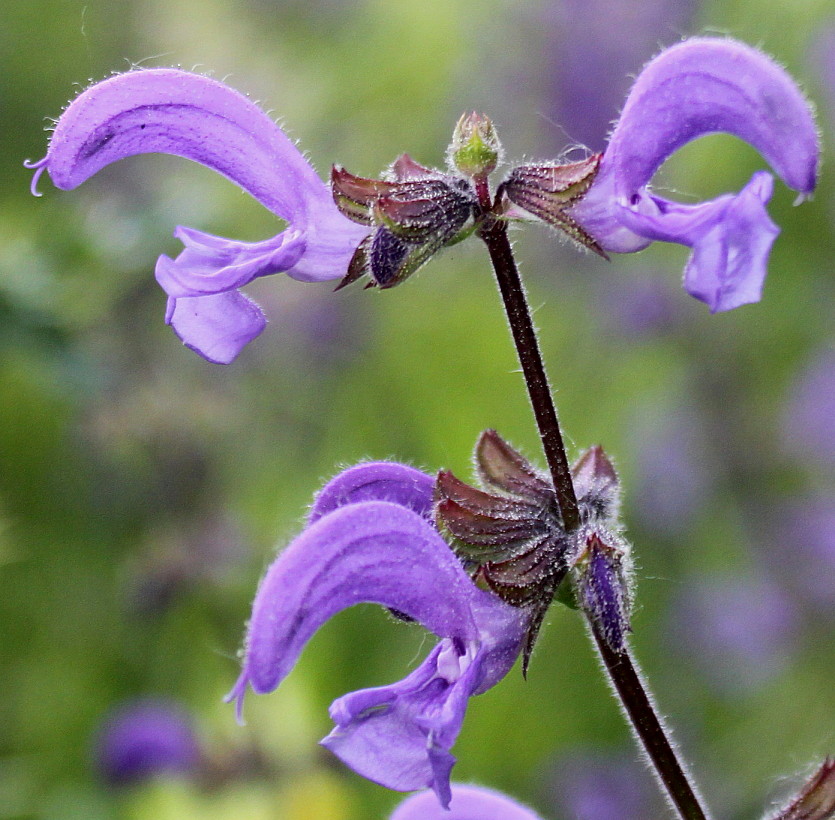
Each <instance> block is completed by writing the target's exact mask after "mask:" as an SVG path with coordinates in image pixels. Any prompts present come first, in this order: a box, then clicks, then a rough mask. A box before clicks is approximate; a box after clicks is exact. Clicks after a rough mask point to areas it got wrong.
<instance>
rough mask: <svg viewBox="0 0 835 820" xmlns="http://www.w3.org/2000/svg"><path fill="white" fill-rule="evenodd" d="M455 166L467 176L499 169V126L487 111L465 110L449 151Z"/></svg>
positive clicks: (449, 157)
mask: <svg viewBox="0 0 835 820" xmlns="http://www.w3.org/2000/svg"><path fill="white" fill-rule="evenodd" d="M447 156H448V162H449V165H450V167H451V168H454V169H455V170H456V171H459V172H460V173H462V174H464V176H467V177H486V176H489V175H490V174H492V173H493V171H495V170H496V165H498V163H499V160H500V159H501V156H502V146H501V143H500V142H499V138H498V136H497V135H496V129H495V128H494V127H493V123H492V121H491V120H490V118H489V117H487V116H486V115H484V114H477V113H476V112H475V111H473V112H472V113H471V114H462V115H461V119H459V120H458V123H457V124H456V126H455V130H454V131H453V133H452V142H451V143H450V146H449V149H448V152H447Z"/></svg>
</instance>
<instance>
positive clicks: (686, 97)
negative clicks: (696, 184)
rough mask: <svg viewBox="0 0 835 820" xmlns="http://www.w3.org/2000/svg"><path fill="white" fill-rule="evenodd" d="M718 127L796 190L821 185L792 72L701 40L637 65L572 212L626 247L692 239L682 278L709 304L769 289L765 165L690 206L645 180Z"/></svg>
mask: <svg viewBox="0 0 835 820" xmlns="http://www.w3.org/2000/svg"><path fill="white" fill-rule="evenodd" d="M721 131H726V132H728V133H730V134H733V135H735V136H737V137H740V138H741V139H743V140H745V141H746V142H749V143H750V144H751V145H753V146H754V147H755V148H756V149H757V150H758V151H759V152H760V153H761V154H762V155H763V157H765V159H766V160H767V161H768V162H769V164H770V165H771V166H772V168H773V169H774V170H775V171H776V173H777V174H778V175H779V176H780V178H781V179H782V180H783V181H784V182H785V183H786V185H788V186H789V187H791V188H793V189H795V190H796V191H799V192H800V194H801V197H800V198H801V199H802V198H803V197H806V196H808V195H809V194H811V192H812V191H813V190H814V187H815V183H816V179H817V166H818V153H819V147H818V137H817V131H816V128H815V123H814V119H813V115H812V111H811V108H810V106H809V104H808V103H807V102H806V100H805V98H804V97H803V94H802V93H801V92H800V90H799V89H798V87H797V85H796V84H795V83H794V81H793V80H792V79H791V78H790V77H789V75H788V74H787V73H786V72H785V71H784V70H783V69H782V68H780V66H778V65H777V64H776V63H775V62H773V61H772V60H771V59H770V58H769V57H767V56H766V55H764V54H762V53H761V52H759V51H757V50H756V49H753V48H751V47H750V46H747V45H744V44H742V43H738V42H736V41H734V40H726V39H714V38H694V39H690V40H686V41H685V42H683V43H680V44H678V45H676V46H673V47H672V48H669V49H667V50H665V51H663V52H662V53H661V54H659V55H658V56H657V57H656V58H655V59H654V60H652V61H651V62H650V63H649V64H648V65H647V66H646V67H645V68H644V70H643V71H642V72H641V74H640V75H639V77H638V79H637V80H636V82H635V84H634V85H633V86H632V90H631V92H630V93H629V96H628V97H627V99H626V103H625V104H624V107H623V111H622V113H621V116H620V119H619V121H618V123H617V125H616V126H615V128H614V131H613V132H612V135H611V137H610V139H609V144H608V147H607V148H606V151H605V153H604V155H603V160H602V162H601V163H600V171H599V173H598V175H597V178H596V180H595V182H594V184H593V186H592V188H591V190H590V191H589V192H588V194H587V195H586V197H585V198H584V199H583V200H581V202H580V203H579V204H577V205H576V206H575V207H574V209H573V216H574V218H575V219H576V220H577V221H578V222H579V223H580V224H581V225H582V226H583V228H585V230H586V231H587V232H588V233H590V234H591V235H592V236H594V237H595V239H597V241H598V242H599V243H600V245H601V246H602V248H603V249H604V250H606V251H613V252H616V253H631V252H634V251H639V250H642V249H643V248H645V247H646V246H647V245H649V243H650V242H652V241H656V240H661V241H664V242H677V243H679V244H682V245H687V246H688V247H690V248H692V253H691V255H690V259H689V261H688V263H687V266H686V268H685V271H684V286H685V288H686V290H687V291H688V293H690V294H691V295H692V296H695V297H696V298H697V299H700V300H701V301H703V302H705V303H707V305H708V306H709V307H710V309H711V311H712V312H716V311H722V310H730V309H731V308H735V307H739V306H740V305H744V304H748V303H750V302H756V301H759V299H760V297H761V296H762V289H763V283H764V280H765V274H766V261H767V258H768V254H769V251H770V249H771V244H772V242H773V241H774V239H775V237H776V236H777V233H778V231H779V229H778V228H777V226H776V225H775V224H774V223H773V222H772V221H771V219H770V218H769V216H768V213H767V212H766V209H765V205H766V203H767V202H768V200H769V199H770V197H771V191H772V187H773V178H772V176H771V174H769V173H767V172H765V171H758V172H756V173H755V174H754V175H753V177H752V178H751V180H750V182H749V183H748V184H747V185H746V186H745V188H743V189H742V191H740V192H739V193H737V194H723V195H722V196H719V197H717V198H716V199H713V200H709V201H706V202H700V203H698V204H695V205H684V204H681V203H678V202H672V201H670V200H667V199H663V198H662V197H659V196H656V195H654V194H652V193H651V192H650V190H649V189H648V187H647V185H648V183H649V181H650V180H651V179H652V177H653V175H654V174H655V172H656V171H657V170H658V168H659V167H660V166H661V165H662V164H663V163H664V161H665V160H666V159H667V158H668V157H669V156H671V155H672V154H673V153H675V152H676V151H677V150H678V149H679V148H681V147H682V146H683V145H685V144H686V143H688V142H690V141H691V140H693V139H696V138H697V137H701V136H703V135H705V134H711V133H715V132H721Z"/></svg>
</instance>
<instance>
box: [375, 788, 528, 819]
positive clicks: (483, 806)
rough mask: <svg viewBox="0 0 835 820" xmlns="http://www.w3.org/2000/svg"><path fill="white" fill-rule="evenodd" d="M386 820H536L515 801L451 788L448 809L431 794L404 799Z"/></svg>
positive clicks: (480, 791)
mask: <svg viewBox="0 0 835 820" xmlns="http://www.w3.org/2000/svg"><path fill="white" fill-rule="evenodd" d="M389 820H540V818H539V815H538V814H535V813H534V812H533V811H531V810H530V809H529V808H527V807H525V806H522V805H521V804H519V803H517V802H516V801H515V800H511V798H509V797H507V796H506V795H504V794H501V792H497V791H494V790H493V789H485V788H484V787H483V786H463V785H459V784H457V783H456V784H454V785H453V786H452V801H451V802H450V804H449V808H448V809H444V808H441V807H440V806H439V805H438V801H437V800H436V799H435V798H434V796H433V795H432V792H421V793H420V794H413V795H412V796H411V797H408V798H406V800H404V801H403V802H402V803H401V804H400V805H399V806H398V807H397V808H396V809H395V810H394V813H393V814H392V815H391V816H390V817H389Z"/></svg>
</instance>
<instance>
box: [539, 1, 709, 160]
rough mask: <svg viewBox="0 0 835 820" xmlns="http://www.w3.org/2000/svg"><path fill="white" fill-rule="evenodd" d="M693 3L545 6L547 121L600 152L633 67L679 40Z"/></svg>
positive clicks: (585, 2) (663, 2)
mask: <svg viewBox="0 0 835 820" xmlns="http://www.w3.org/2000/svg"><path fill="white" fill-rule="evenodd" d="M696 5H697V2H696V0H642V2H640V3H624V2H622V0H614V2H613V0H558V2H551V3H549V4H548V5H547V6H546V10H545V15H544V17H545V19H544V20H543V23H544V24H545V25H546V26H547V27H548V29H549V31H550V35H549V38H548V51H547V53H546V54H545V58H546V60H547V61H548V63H549V68H550V70H549V71H548V77H549V87H548V90H549V100H548V102H549V103H550V107H551V110H550V111H549V112H548V113H549V114H550V116H549V120H550V121H552V122H555V123H557V124H558V126H559V127H560V130H561V131H562V132H564V133H566V134H567V135H568V137H569V138H570V139H571V140H576V141H578V142H580V143H581V144H583V145H587V146H589V148H591V149H592V150H594V151H599V150H601V149H602V147H603V146H604V145H605V141H606V134H607V132H608V131H609V128H610V127H611V123H612V120H613V119H614V118H615V116H616V115H617V112H618V110H619V109H620V106H621V104H622V102H623V97H624V95H625V94H626V92H627V91H628V90H629V76H630V73H631V72H634V71H635V69H636V68H637V67H638V66H640V65H641V64H643V63H644V62H646V61H647V60H648V59H649V58H650V57H652V55H653V54H655V53H656V52H657V50H658V47H659V45H660V44H661V43H662V42H664V43H667V42H670V41H672V40H676V39H678V38H679V37H680V36H681V33H682V31H683V30H685V29H686V28H687V27H688V26H689V22H690V20H691V19H692V18H693V16H694V11H695V8H696Z"/></svg>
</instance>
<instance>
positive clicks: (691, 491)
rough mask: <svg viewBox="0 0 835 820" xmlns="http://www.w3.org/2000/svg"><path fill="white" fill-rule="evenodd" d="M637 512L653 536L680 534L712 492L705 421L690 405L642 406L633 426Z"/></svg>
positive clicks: (634, 491) (634, 490)
mask: <svg viewBox="0 0 835 820" xmlns="http://www.w3.org/2000/svg"><path fill="white" fill-rule="evenodd" d="M632 438H633V449H634V452H635V460H636V482H635V486H634V489H633V495H634V498H635V502H634V503H635V509H636V511H637V513H638V514H639V516H640V518H641V521H642V522H643V524H644V526H646V527H647V528H648V529H650V530H651V531H652V532H655V533H661V534H665V533H666V534H674V535H675V534H679V533H681V532H683V531H684V530H686V529H687V528H688V527H689V526H690V525H691V524H692V523H693V520H694V518H695V517H696V516H697V515H698V514H699V512H701V510H702V509H703V507H704V505H705V503H706V501H707V499H708V497H709V492H710V487H711V481H710V451H709V447H708V441H707V439H706V437H705V436H704V434H703V433H702V430H701V420H700V419H699V417H698V415H697V414H696V413H694V412H693V411H692V410H691V409H689V408H688V407H687V406H684V405H683V406H681V407H676V408H670V409H667V408H662V409H661V410H660V412H659V409H658V408H657V407H651V408H647V407H644V408H641V410H640V411H639V412H638V413H637V414H636V416H635V420H634V424H633V425H632Z"/></svg>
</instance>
